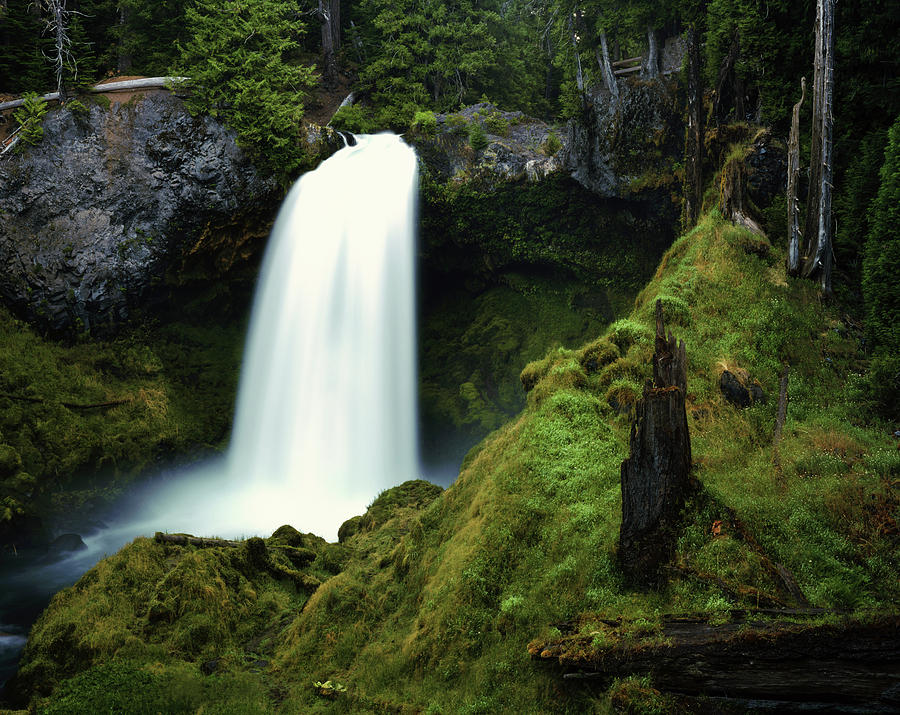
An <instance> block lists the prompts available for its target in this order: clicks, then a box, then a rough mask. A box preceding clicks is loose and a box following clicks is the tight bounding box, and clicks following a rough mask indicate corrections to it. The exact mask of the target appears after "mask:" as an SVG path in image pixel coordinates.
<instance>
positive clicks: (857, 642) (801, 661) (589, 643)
mask: <svg viewBox="0 0 900 715" xmlns="http://www.w3.org/2000/svg"><path fill="white" fill-rule="evenodd" d="M771 613H779V612H778V611H766V612H752V611H751V612H733V613H732V614H731V618H732V620H731V621H730V622H729V623H724V624H713V623H710V622H709V621H708V620H705V619H703V618H698V617H696V616H684V617H678V616H668V617H665V618H664V620H663V624H662V628H661V631H660V632H659V633H656V634H654V635H653V636H651V637H649V638H640V639H634V638H633V637H632V638H630V639H629V638H628V637H627V636H626V635H623V637H622V639H621V640H616V639H615V630H612V631H607V630H604V631H603V635H604V638H601V639H597V637H596V636H597V634H596V633H591V634H584V635H580V634H579V635H570V636H563V637H561V638H556V639H554V640H550V641H541V640H536V641H532V642H531V643H530V644H529V646H528V651H529V653H530V654H531V656H532V658H533V659H535V660H540V661H543V662H545V663H547V664H548V665H550V666H551V667H554V668H556V669H558V670H559V671H560V675H561V677H562V678H563V679H564V680H584V679H588V680H594V681H601V682H604V683H605V682H609V681H611V680H612V679H613V678H617V677H624V676H628V675H648V676H650V677H651V678H652V681H653V685H654V687H656V688H659V689H660V690H664V691H668V692H672V693H681V694H685V695H691V696H697V695H705V696H711V697H727V698H728V699H729V700H730V701H732V702H735V701H737V703H735V704H739V703H740V702H749V701H770V702H781V703H789V704H790V706H789V707H787V708H783V709H782V710H781V711H785V710H788V711H791V712H793V711H794V708H798V707H802V709H803V711H804V712H807V711H811V712H815V711H816V709H817V708H818V710H819V711H823V710H827V711H828V712H851V711H852V712H869V710H857V709H856V708H866V707H876V708H880V709H876V710H873V712H896V710H893V707H896V705H898V704H900V702H898V699H897V698H898V690H900V616H897V615H890V616H881V617H876V618H874V619H872V620H869V621H868V622H861V621H854V620H851V619H844V620H842V621H841V622H838V623H824V624H823V623H818V624H816V623H796V622H794V620H795V619H796V617H797V615H796V614H797V613H803V611H799V612H798V611H784V612H782V613H784V614H785V615H783V616H780V617H776V618H775V619H771V620H767V619H764V618H763V615H766V614H771ZM788 614H790V615H788ZM812 615H814V616H821V612H818V613H813V614H812ZM789 619H790V620H789ZM601 628H602V626H601ZM625 628H627V625H626V626H625ZM611 640H612V641H613V642H614V645H611V646H609V645H607V646H604V647H599V648H598V647H595V646H594V643H596V642H606V643H609V642H610V641H611Z"/></svg>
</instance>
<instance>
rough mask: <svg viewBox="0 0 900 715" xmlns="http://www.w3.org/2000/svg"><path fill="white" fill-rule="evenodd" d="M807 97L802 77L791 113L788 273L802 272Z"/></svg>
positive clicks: (788, 185)
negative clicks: (801, 189)
mask: <svg viewBox="0 0 900 715" xmlns="http://www.w3.org/2000/svg"><path fill="white" fill-rule="evenodd" d="M805 98H806V77H801V78H800V101H799V102H797V104H795V105H794V111H793V114H792V115H791V135H790V139H789V140H788V168H787V213H788V254H787V272H788V275H791V276H796V275H798V274H799V273H800V203H799V201H798V200H797V184H798V182H799V181H800V108H801V107H802V106H803V100H804V99H805Z"/></svg>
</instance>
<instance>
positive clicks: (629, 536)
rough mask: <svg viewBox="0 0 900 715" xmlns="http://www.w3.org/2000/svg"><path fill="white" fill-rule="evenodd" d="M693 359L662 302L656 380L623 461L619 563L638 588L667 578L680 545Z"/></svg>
mask: <svg viewBox="0 0 900 715" xmlns="http://www.w3.org/2000/svg"><path fill="white" fill-rule="evenodd" d="M686 389H687V359H686V356H685V348H684V342H683V341H676V339H675V337H674V336H673V335H672V334H671V333H670V334H669V335H666V333H665V328H664V325H663V315H662V305H661V303H660V302H659V301H657V302H656V351H655V352H654V354H653V382H652V384H651V383H649V382H648V384H647V385H646V386H645V387H644V394H643V397H642V399H640V400H639V401H638V403H637V405H636V406H635V420H634V422H633V423H632V425H631V439H630V456H629V457H628V459H626V460H625V461H624V462H622V470H621V486H622V526H621V528H620V531H619V554H618V558H619V565H620V566H621V568H622V570H623V571H624V572H625V576H626V578H627V580H628V581H629V582H630V583H632V584H633V585H635V586H638V587H651V588H652V587H657V586H659V585H660V584H661V583H662V580H663V578H664V576H663V567H664V566H665V565H666V563H667V562H668V561H669V559H670V558H671V556H672V551H673V549H674V539H675V527H676V525H677V521H678V516H679V512H680V511H681V508H682V506H683V504H684V500H685V496H686V495H687V492H688V488H689V476H690V470H691V441H690V436H689V434H688V424H687V412H686V410H685V402H684V401H685V392H686Z"/></svg>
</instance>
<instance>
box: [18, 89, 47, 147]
mask: <svg viewBox="0 0 900 715" xmlns="http://www.w3.org/2000/svg"><path fill="white" fill-rule="evenodd" d="M23 99H24V100H25V104H23V105H22V106H21V107H19V108H17V109H16V111H14V112H13V119H15V120H16V121H17V122H18V123H19V126H20V127H22V131H21V134H20V135H19V136H20V137H21V139H22V141H23V142H24V143H25V144H30V145H31V146H35V145H36V144H40V142H41V139H43V138H44V127H43V126H41V125H42V124H43V122H44V115H45V114H46V113H47V103H46V102H45V101H44V100H43V99H41V98H40V97H38V95H37V94H36V93H34V92H28V93H27V94H25V96H24V97H23Z"/></svg>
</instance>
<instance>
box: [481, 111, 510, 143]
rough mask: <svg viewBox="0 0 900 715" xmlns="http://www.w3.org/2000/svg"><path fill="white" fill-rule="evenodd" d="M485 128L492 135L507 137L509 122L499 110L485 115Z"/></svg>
mask: <svg viewBox="0 0 900 715" xmlns="http://www.w3.org/2000/svg"><path fill="white" fill-rule="evenodd" d="M484 126H485V128H486V129H487V130H488V131H489V132H490V133H491V134H496V135H498V136H501V137H505V136H506V135H507V134H508V133H509V120H508V119H507V118H506V117H504V116H503V114H502V113H501V112H500V111H499V110H498V109H492V110H490V111H489V112H487V113H485V114H484Z"/></svg>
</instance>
